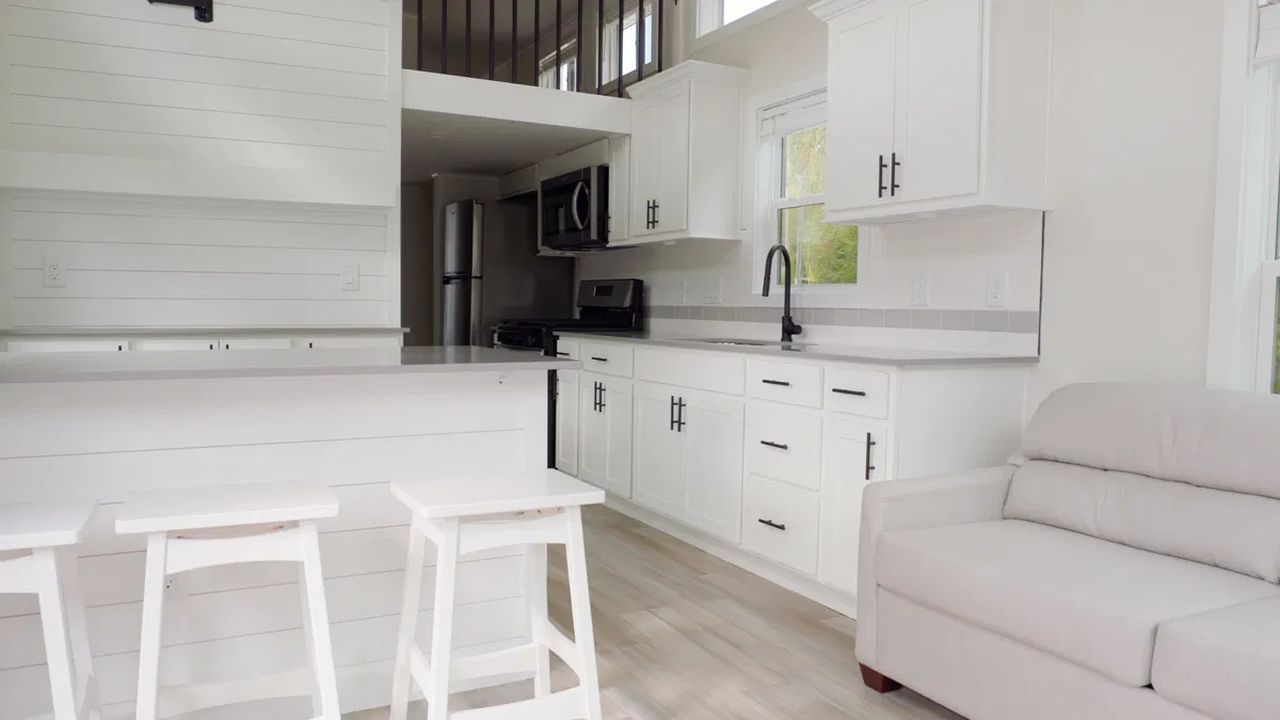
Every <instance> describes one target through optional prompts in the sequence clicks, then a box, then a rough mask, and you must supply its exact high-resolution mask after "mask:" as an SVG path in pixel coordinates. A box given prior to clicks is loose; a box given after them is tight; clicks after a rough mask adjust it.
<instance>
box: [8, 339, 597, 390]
mask: <svg viewBox="0 0 1280 720" xmlns="http://www.w3.org/2000/svg"><path fill="white" fill-rule="evenodd" d="M577 367H579V364H578V362H577V361H575V360H563V359H556V358H550V357H545V356H543V355H540V354H538V353H533V352H521V351H516V350H504V349H498V348H484V347H470V346H458V347H439V346H432V347H410V348H342V349H316V350H310V349H294V350H226V351H205V350H193V351H134V352H69V353H29V354H28V353H0V384H8V383H45V382H90V381H112V380H182V379H201V378H236V377H298V376H319V375H377V374H402V373H456V372H516V371H530V370H532V371H538V370H571V369H575V368H577Z"/></svg>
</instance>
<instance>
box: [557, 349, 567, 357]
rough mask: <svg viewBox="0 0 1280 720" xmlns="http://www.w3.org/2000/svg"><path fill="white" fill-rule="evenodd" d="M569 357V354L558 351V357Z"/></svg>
mask: <svg viewBox="0 0 1280 720" xmlns="http://www.w3.org/2000/svg"><path fill="white" fill-rule="evenodd" d="M569 355H570V353H567V352H560V351H559V350H557V351H556V357H569Z"/></svg>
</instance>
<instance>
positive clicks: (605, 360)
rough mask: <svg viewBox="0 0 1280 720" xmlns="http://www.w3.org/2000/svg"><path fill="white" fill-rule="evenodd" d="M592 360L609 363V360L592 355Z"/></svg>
mask: <svg viewBox="0 0 1280 720" xmlns="http://www.w3.org/2000/svg"><path fill="white" fill-rule="evenodd" d="M591 359H592V360H595V361H596V362H609V358H602V357H596V356H595V355H592V356H591Z"/></svg>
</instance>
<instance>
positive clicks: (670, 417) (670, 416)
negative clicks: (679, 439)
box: [667, 395, 676, 430]
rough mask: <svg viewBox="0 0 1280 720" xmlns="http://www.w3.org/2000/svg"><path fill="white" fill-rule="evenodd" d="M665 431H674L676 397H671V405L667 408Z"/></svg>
mask: <svg viewBox="0 0 1280 720" xmlns="http://www.w3.org/2000/svg"><path fill="white" fill-rule="evenodd" d="M667 429H668V430H675V429H676V396H675V395H672V396H671V404H670V405H668V406H667Z"/></svg>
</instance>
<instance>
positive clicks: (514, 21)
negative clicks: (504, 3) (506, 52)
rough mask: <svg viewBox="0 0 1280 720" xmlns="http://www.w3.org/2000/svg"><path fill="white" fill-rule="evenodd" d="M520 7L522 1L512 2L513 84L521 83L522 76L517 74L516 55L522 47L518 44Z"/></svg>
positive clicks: (512, 0)
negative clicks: (518, 9)
mask: <svg viewBox="0 0 1280 720" xmlns="http://www.w3.org/2000/svg"><path fill="white" fill-rule="evenodd" d="M519 5H520V0H511V82H513V83H516V82H520V76H519V75H517V74H516V55H519V54H520V46H519V44H517V42H516V34H517V32H518V29H519V23H518V22H517V18H519V17H520V16H519V13H517V11H516V8H517V7H518V6H519Z"/></svg>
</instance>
